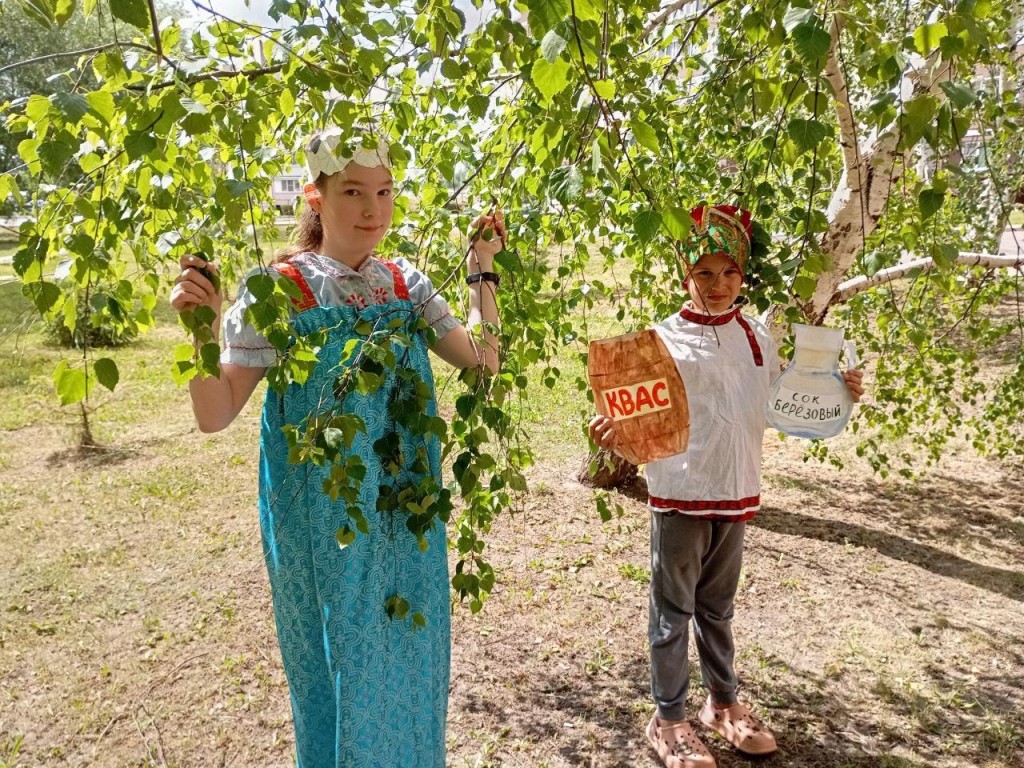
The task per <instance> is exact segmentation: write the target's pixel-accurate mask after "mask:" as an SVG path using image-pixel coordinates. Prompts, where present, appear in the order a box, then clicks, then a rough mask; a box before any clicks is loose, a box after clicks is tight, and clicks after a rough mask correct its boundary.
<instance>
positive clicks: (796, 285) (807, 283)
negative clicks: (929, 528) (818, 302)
mask: <svg viewBox="0 0 1024 768" xmlns="http://www.w3.org/2000/svg"><path fill="white" fill-rule="evenodd" d="M816 287H817V283H815V281H814V278H813V277H808V276H807V275H798V276H797V278H796V280H794V281H793V293H795V294H796V295H797V296H799V297H800V298H801V299H803V300H804V301H806V300H808V299H810V298H811V296H813V295H814V289H815V288H816Z"/></svg>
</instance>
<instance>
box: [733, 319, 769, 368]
mask: <svg viewBox="0 0 1024 768" xmlns="http://www.w3.org/2000/svg"><path fill="white" fill-rule="evenodd" d="M736 322H737V323H739V324H740V325H741V326H743V331H744V332H745V333H746V334H747V341H748V342H749V343H750V352H751V354H752V355H753V356H754V365H756V366H757V367H758V368H760V367H761V366H763V365H764V357H763V356H762V355H761V347H760V345H758V343H757V337H756V336H754V329H753V328H751V327H750V323H748V322H747V319H746V318H745V317H743V315H737V316H736Z"/></svg>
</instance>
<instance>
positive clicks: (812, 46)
mask: <svg viewBox="0 0 1024 768" xmlns="http://www.w3.org/2000/svg"><path fill="white" fill-rule="evenodd" d="M792 36H793V47H794V48H796V52H797V55H799V56H800V58H801V59H803V60H804V61H806V62H807V63H808V64H813V63H814V62H816V61H819V60H821V59H824V58H825V56H827V55H828V49H829V47H830V46H831V45H832V36H831V35H830V34H829V32H828V30H827V29H825V27H824V26H822V25H821V24H820V23H819V22H817V21H815V22H814V23H805V24H798V25H797V26H795V27H794V28H793V32H792Z"/></svg>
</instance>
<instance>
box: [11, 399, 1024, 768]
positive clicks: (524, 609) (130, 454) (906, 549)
mask: <svg viewBox="0 0 1024 768" xmlns="http://www.w3.org/2000/svg"><path fill="white" fill-rule="evenodd" d="M129 386H130V385H129ZM171 393H172V394H171V395H170V396H171V397H172V398H176V399H177V401H176V402H174V403H171V404H170V405H168V404H167V403H165V402H162V401H154V402H153V403H151V404H150V406H149V410H148V414H147V418H145V419H142V420H141V421H140V422H138V423H134V422H130V423H126V424H123V425H120V426H119V427H118V430H119V431H118V434H117V439H116V441H110V442H113V443H114V444H116V446H117V448H116V449H114V450H111V451H108V452H105V453H103V454H100V455H97V456H93V457H86V458H82V457H77V456H74V455H72V454H71V453H70V452H69V451H68V450H67V449H66V447H65V441H66V440H67V438H66V430H65V429H64V428H63V427H62V426H60V425H59V424H55V423H54V422H55V419H54V418H53V417H52V415H51V416H47V415H46V412H45V411H43V415H42V417H41V418H39V419H38V420H37V421H35V422H34V423H33V424H32V425H31V426H26V427H23V428H20V429H12V430H7V431H6V432H2V433H0V472H2V474H0V537H2V540H3V542H4V550H5V551H4V556H3V560H2V565H0V572H2V574H3V578H2V579H0V766H6V768H13V767H14V766H20V767H27V766H46V767H49V766H86V765H88V766H111V767H114V766H117V767H119V768H120V767H122V766H140V767H141V766H168V767H171V766H175V767H180V768H184V767H186V766H286V765H289V764H291V725H290V712H289V708H288V697H287V686H286V683H285V678H284V674H283V672H282V669H281V664H280V660H279V657H278V652H277V648H276V643H275V639H274V630H273V623H272V618H271V612H270V603H269V593H268V586H267V579H266V575H265V571H264V568H263V564H262V559H261V554H260V547H259V536H258V528H257V519H256V513H255V509H254V508H255V475H256V459H257V447H256V446H257V438H256V431H257V428H258V427H257V423H256V415H257V412H256V410H255V409H254V408H253V407H250V408H249V409H248V410H247V411H246V412H245V414H244V415H243V418H242V420H241V423H240V424H238V425H236V426H235V427H233V428H232V430H231V431H229V432H228V433H226V434H224V435H220V436H215V437H210V436H205V435H201V434H199V433H197V432H195V431H194V429H193V428H192V426H191V422H190V418H189V417H188V415H187V414H186V413H185V412H184V411H185V409H184V408H183V407H182V397H183V396H182V395H181V393H178V394H177V395H175V394H173V389H172V390H171ZM126 396H131V393H130V391H129V392H128V394H127V395H126ZM839 439H840V440H842V438H839ZM579 448H580V450H579V454H578V455H577V456H576V457H575V458H574V459H572V460H570V459H564V460H562V461H560V462H548V463H545V464H543V465H541V466H539V467H538V468H536V469H535V470H534V471H533V472H532V474H531V477H530V480H531V489H532V490H531V492H530V494H529V495H528V497H527V498H526V499H525V504H524V507H525V509H524V511H523V512H522V513H521V514H518V515H516V516H514V517H506V518H505V519H504V520H503V521H502V522H501V523H500V524H499V526H498V527H497V528H496V529H495V530H494V531H493V532H492V535H491V538H490V547H491V560H492V562H494V564H495V565H496V567H497V569H498V575H499V582H498V586H497V587H496V589H495V591H494V593H493V595H492V597H491V599H490V601H489V602H488V603H487V605H486V607H485V609H484V611H483V612H482V613H481V614H479V615H476V616H473V615H471V614H470V613H469V611H468V610H464V609H457V610H456V612H455V616H454V620H453V670H452V685H451V704H450V710H449V764H450V765H452V766H467V767H469V766H478V767H482V766H530V767H536V768H540V767H541V766H548V767H549V768H555V767H556V766H557V767H559V768H561V767H563V766H645V767H646V766H655V765H657V761H656V759H655V757H654V755H653V753H652V752H651V751H650V750H649V748H648V747H647V745H646V744H645V742H644V740H643V737H642V728H643V726H644V724H645V723H646V721H647V719H648V718H649V717H650V714H651V712H652V704H651V702H650V700H649V696H648V692H647V691H648V673H647V650H646V641H645V633H646V622H647V579H648V570H647V569H648V567H649V563H648V554H647V546H648V545H647V532H648V521H647V513H646V512H645V511H644V505H643V495H642V489H640V488H639V487H633V488H631V489H627V492H626V493H621V494H620V493H614V494H613V501H618V502H620V503H621V504H622V505H623V507H624V510H625V514H624V516H623V517H622V518H621V519H619V520H616V521H614V522H612V523H609V524H604V525H602V524H601V522H600V520H599V518H598V516H597V514H596V512H595V510H594V505H593V502H592V499H591V491H590V490H589V489H586V488H583V487H582V486H580V485H578V484H577V483H575V482H574V481H573V480H571V479H570V478H571V477H572V475H573V474H574V470H575V468H576V464H577V463H578V460H579V458H580V457H581V456H582V453H583V451H584V448H583V446H582V444H581V445H580V447H579ZM801 450H802V447H801V445H800V444H799V443H798V442H797V441H793V440H790V441H786V442H782V441H780V440H778V439H777V438H776V437H774V436H771V435H770V436H768V437H766V463H765V488H764V501H765V509H764V511H763V512H762V513H761V515H760V516H759V517H758V518H757V519H756V520H755V521H754V522H753V523H751V524H750V526H749V528H748V538H747V551H746V563H745V568H744V573H743V577H742V581H741V588H740V592H739V597H738V604H737V613H736V621H735V633H736V636H737V645H738V649H739V653H738V657H737V667H738V669H739V672H740V675H741V678H742V679H743V681H744V690H743V693H742V695H743V696H744V697H745V698H746V699H747V700H749V701H750V702H752V703H753V704H754V705H755V707H756V708H757V710H758V711H759V712H760V713H761V714H763V716H764V718H765V719H766V721H767V722H768V723H769V724H770V725H771V726H772V727H773V728H774V729H775V730H776V731H777V733H778V736H779V741H780V745H781V749H780V752H779V753H778V755H776V756H774V757H772V758H769V759H767V760H763V761H761V762H760V764H761V765H764V766H801V767H802V768H819V767H820V768H826V767H828V768H833V767H840V768H841V767H843V766H846V767H847V768H868V766H899V767H904V768H918V767H919V766H936V767H937V768H953V767H954V766H956V767H957V768H963V767H965V766H978V767H979V768H996V767H997V766H998V767H1000V768H1020V767H1021V766H1024V651H1022V649H1024V474H1022V473H1021V472H1020V471H1019V470H1016V471H1014V470H1011V469H1009V468H1007V467H1005V466H1000V465H998V464H995V463H991V462H987V461H983V460H980V459H978V458H977V457H975V456H973V455H971V454H967V453H965V454H964V455H963V456H958V455H953V456H950V457H948V458H947V459H946V461H945V462H944V464H943V465H942V466H941V467H940V468H939V469H938V470H935V471H933V472H931V473H930V474H929V475H927V476H926V477H924V478H923V479H922V480H920V481H919V482H917V483H912V482H910V481H905V480H887V481H883V480H879V479H878V478H877V477H874V476H872V475H870V474H869V473H865V470H864V469H863V468H861V467H858V466H850V467H847V468H846V469H845V470H843V471H839V470H836V469H833V468H831V467H828V466H821V465H818V464H816V463H813V462H811V463H804V462H803V461H802V453H801ZM569 453H571V451H570V452H569ZM694 674H695V679H694V685H693V686H692V688H691V702H692V704H693V709H694V712H695V711H696V708H697V707H698V706H699V703H700V700H701V696H702V693H701V687H700V684H699V677H698V676H697V675H698V673H697V672H696V668H695V673H694ZM711 746H712V748H713V750H714V752H715V753H716V756H717V757H718V759H719V764H720V765H721V766H725V767H726V768H730V767H731V766H739V765H745V764H746V763H747V761H746V760H744V759H742V758H740V757H738V756H737V755H736V754H735V753H733V752H732V751H731V750H730V749H728V748H726V747H725V746H723V744H722V742H721V741H714V740H712V741H711Z"/></svg>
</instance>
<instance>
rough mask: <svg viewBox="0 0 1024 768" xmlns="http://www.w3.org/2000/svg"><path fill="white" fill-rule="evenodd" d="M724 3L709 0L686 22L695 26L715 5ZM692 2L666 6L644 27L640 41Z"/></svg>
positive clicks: (679, 2) (678, 1) (680, 2)
mask: <svg viewBox="0 0 1024 768" xmlns="http://www.w3.org/2000/svg"><path fill="white" fill-rule="evenodd" d="M726 1H727V0H711V2H709V3H708V4H707V6H705V7H704V8H702V9H701V10H699V11H698V12H697V13H695V14H694V15H693V16H690V17H689V18H688V19H687V21H692V22H693V23H694V26H696V25H697V22H699V21H700V20H701V19H703V18H704V17H705V16H707V15H708V14H709V13H710V12H711V9H712V8H714V7H715V6H716V5H721V4H722V3H724V2H726ZM693 2H694V0H676V2H674V3H672V4H671V5H669V6H667V7H666V8H665V10H663V11H662V12H661V13H659V14H658V16H657V18H655V19H654V21H652V22H651V23H650V24H648V25H647V26H646V27H644V31H643V32H642V33H641V34H640V39H641V40H646V39H647V37H648V36H649V35H650V34H651V32H653V31H654V30H656V29H657V28H658V27H660V26H662V25H663V24H664V23H665V22H666V21H668V17H669V16H671V15H672V14H673V13H675V12H676V11H678V10H679V9H680V8H682V7H684V6H686V5H690V4H691V3H693Z"/></svg>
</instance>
